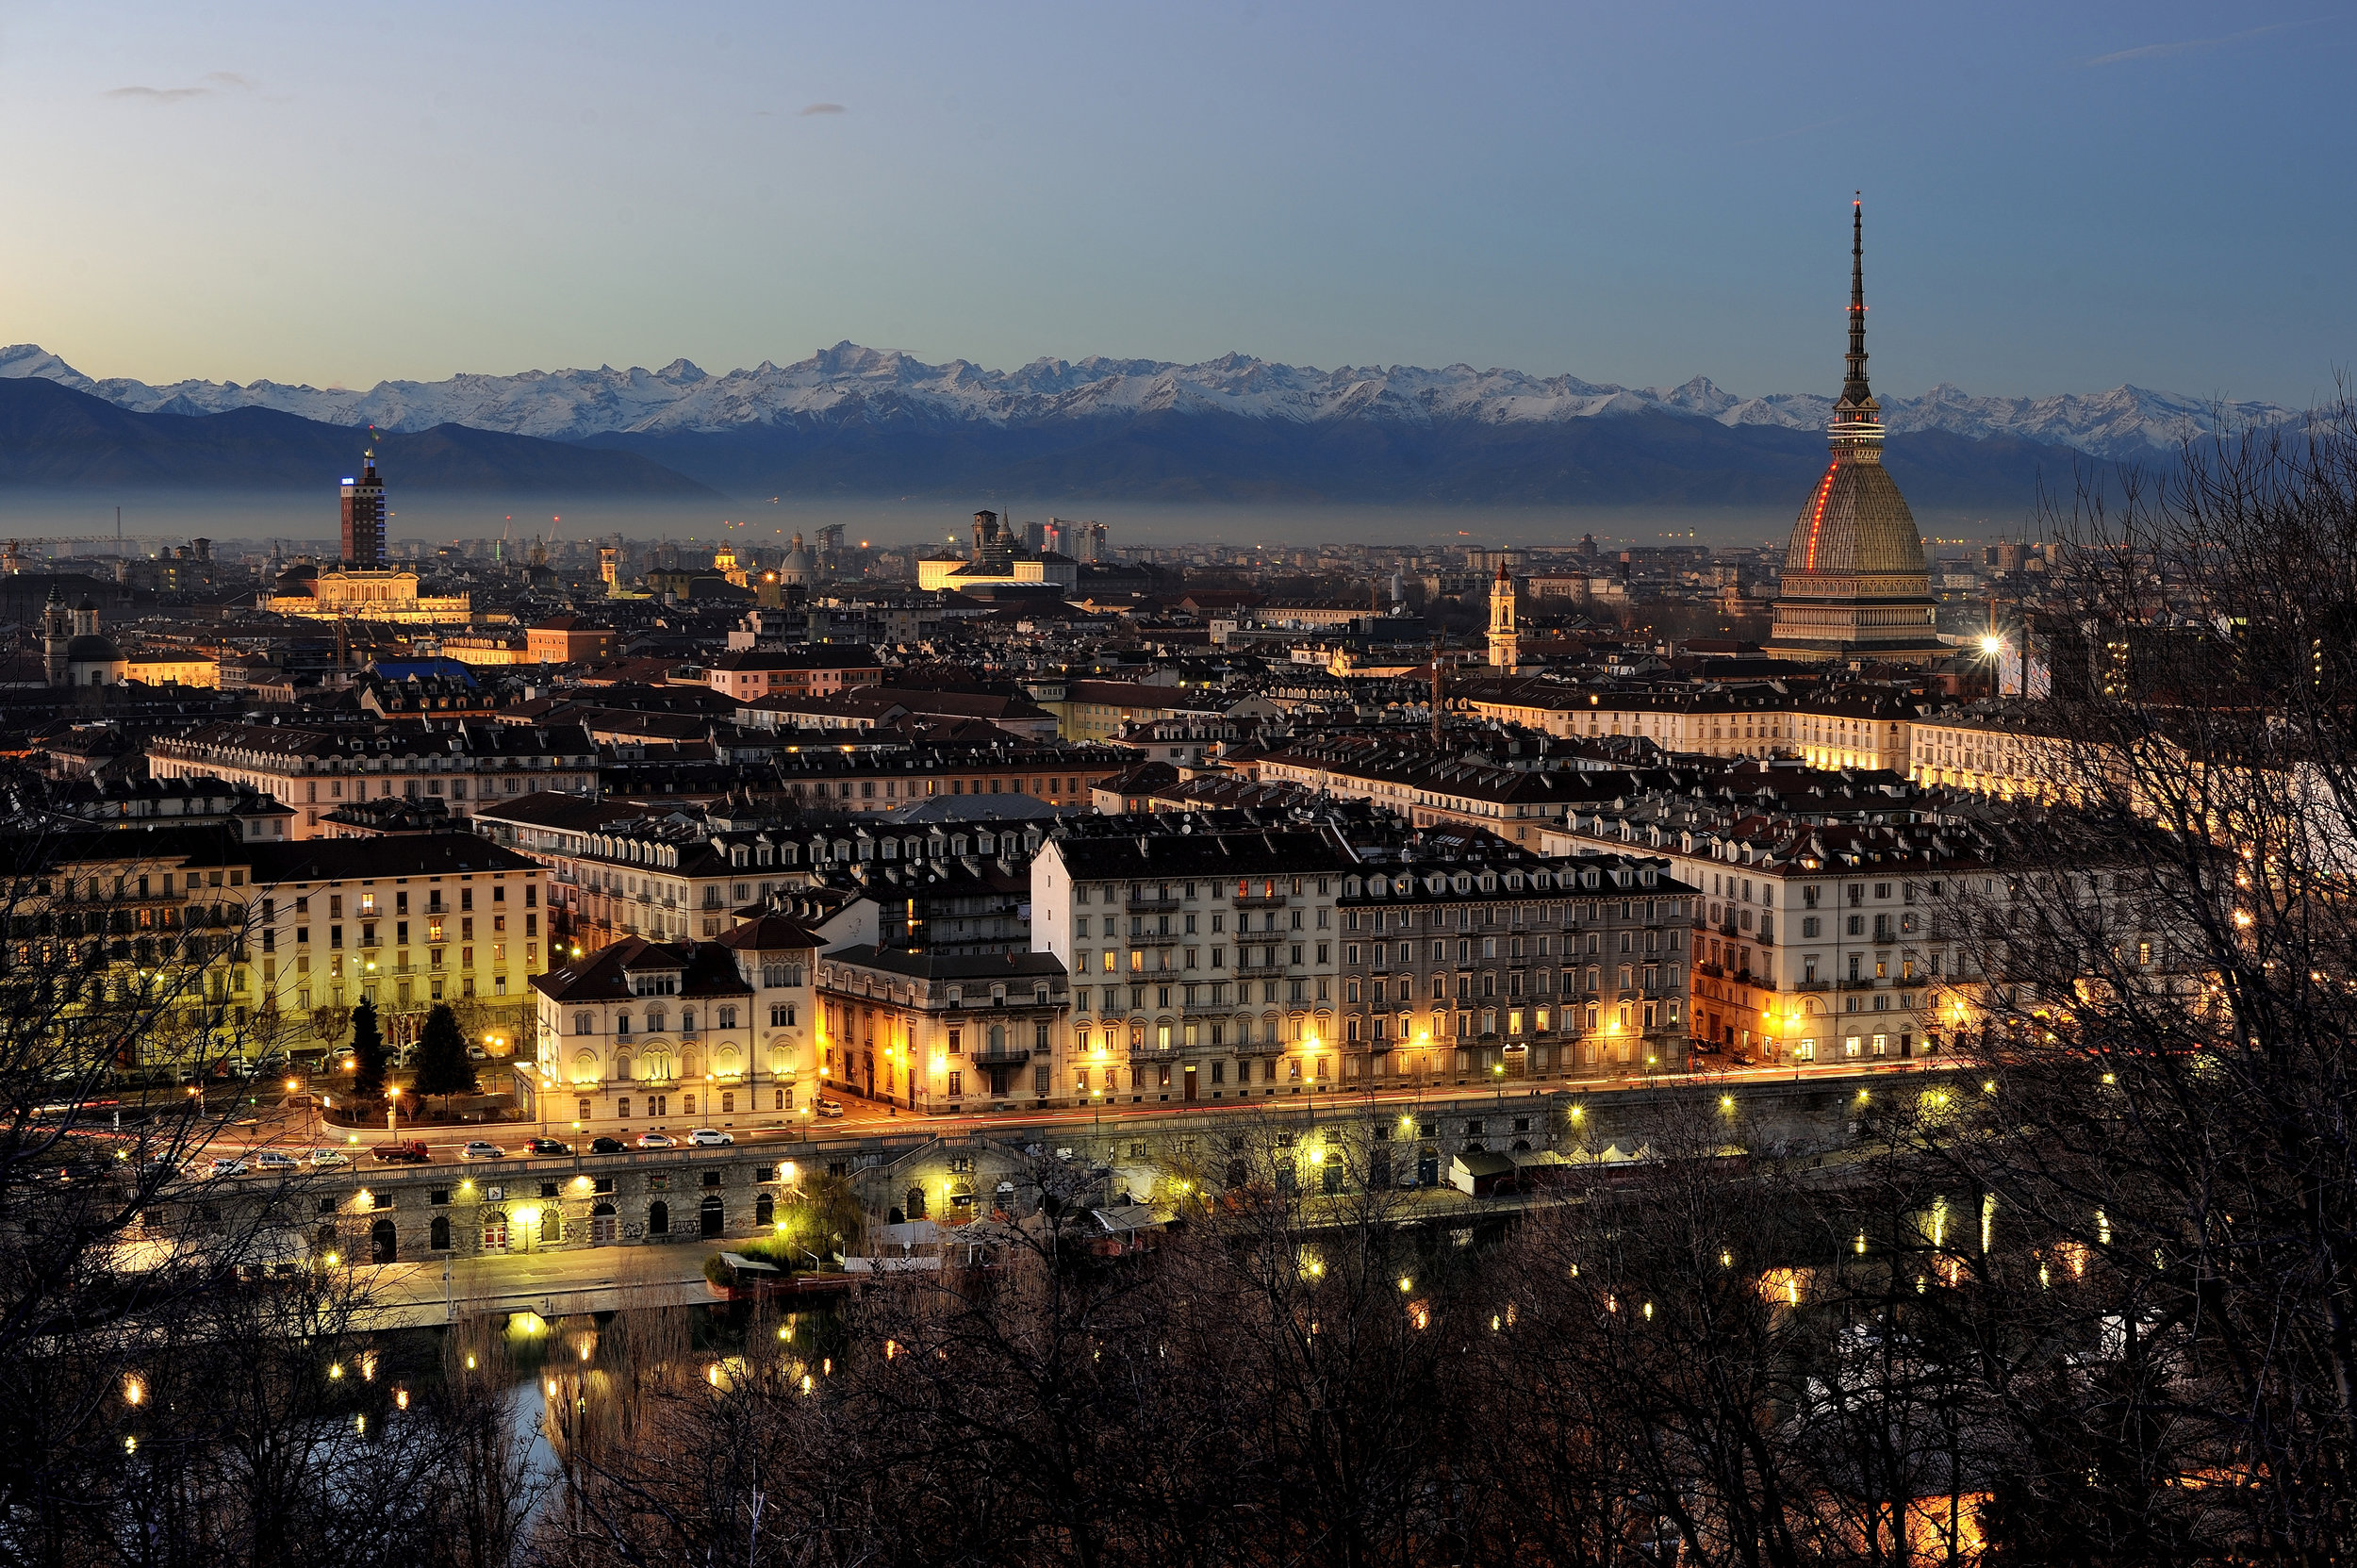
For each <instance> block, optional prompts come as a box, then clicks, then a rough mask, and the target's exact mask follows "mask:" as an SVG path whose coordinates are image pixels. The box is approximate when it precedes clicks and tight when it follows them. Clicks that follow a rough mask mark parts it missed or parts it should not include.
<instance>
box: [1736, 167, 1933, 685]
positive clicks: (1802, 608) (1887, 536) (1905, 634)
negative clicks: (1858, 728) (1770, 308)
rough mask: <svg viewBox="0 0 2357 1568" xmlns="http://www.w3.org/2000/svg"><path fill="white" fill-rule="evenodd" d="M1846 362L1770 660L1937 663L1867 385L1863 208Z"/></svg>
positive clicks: (1918, 561)
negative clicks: (1827, 456) (1829, 455)
mask: <svg viewBox="0 0 2357 1568" xmlns="http://www.w3.org/2000/svg"><path fill="white" fill-rule="evenodd" d="M1848 360H1849V374H1848V376H1847V377H1846V378H1845V379H1844V380H1843V382H1842V385H1841V398H1840V401H1838V403H1836V404H1834V409H1833V421H1832V425H1831V429H1830V435H1831V437H1832V441H1831V444H1832V448H1833V460H1832V462H1831V463H1830V464H1828V465H1827V466H1826V469H1825V472H1824V476H1823V477H1822V478H1821V479H1819V480H1818V481H1817V487H1816V488H1815V489H1813V490H1811V491H1810V492H1809V497H1808V500H1807V501H1806V502H1805V503H1803V504H1802V506H1801V515H1800V517H1799V518H1798V519H1797V520H1795V521H1794V522H1793V524H1792V539H1791V543H1790V544H1789V545H1788V547H1787V548H1786V550H1785V558H1784V583H1783V586H1782V587H1781V588H1780V589H1779V590H1778V593H1777V597H1776V625H1775V632H1774V635H1772V637H1771V638H1770V639H1769V643H1768V652H1770V653H1771V654H1772V655H1774V656H1776V657H1778V658H1785V659H1845V658H1860V657H1862V658H1876V659H1899V660H1915V661H1920V660H1923V659H1929V658H1937V657H1938V656H1939V655H1941V654H1943V653H1945V652H1948V649H1947V648H1946V647H1945V646H1944V645H1943V644H1942V643H1941V642H1940V641H1939V639H1938V637H1937V636H1936V635H1933V630H1932V624H1933V614H1932V595H1931V578H1930V574H1929V572H1928V571H1927V569H1925V566H1924V562H1923V540H1922V536H1921V535H1920V533H1918V532H1917V530H1916V526H1915V514H1914V513H1913V512H1911V511H1909V510H1908V509H1907V502H1906V497H1904V496H1903V495H1901V494H1900V493H1899V487H1898V485H1897V484H1896V483H1895V482H1893V480H1892V479H1891V477H1890V470H1887V469H1886V468H1884V467H1883V452H1882V447H1883V426H1882V408H1881V405H1880V404H1877V403H1875V401H1874V394H1873V393H1872V391H1871V390H1870V389H1869V388H1868V387H1867V384H1866V226H1865V213H1864V209H1863V207H1862V206H1857V207H1853V208H1852V217H1851V230H1850V352H1849V355H1848Z"/></svg>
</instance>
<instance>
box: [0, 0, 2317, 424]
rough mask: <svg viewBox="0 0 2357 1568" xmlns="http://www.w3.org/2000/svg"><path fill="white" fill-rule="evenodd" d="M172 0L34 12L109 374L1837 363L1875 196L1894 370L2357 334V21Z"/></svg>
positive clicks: (23, 93) (2032, 388) (48, 274)
mask: <svg viewBox="0 0 2357 1568" xmlns="http://www.w3.org/2000/svg"><path fill="white" fill-rule="evenodd" d="M134 14H136V13H116V16H115V23H116V25H111V26H108V25H106V13H103V12H102V13H97V15H98V17H99V20H98V21H93V20H92V19H91V17H92V13H89V12H79V11H77V12H67V11H62V10H53V11H34V12H28V13H25V14H24V15H22V16H20V17H18V18H17V19H16V20H15V21H14V23H13V24H12V25H11V27H10V28H9V31H8V35H7V37H6V40H5V42H0V80H5V81H7V82H8V85H9V91H8V94H7V95H6V96H7V105H6V107H0V125H6V126H7V127H8V130H9V131H10V132H11V134H12V135H13V136H14V137H15V139H16V140H17V141H18V142H19V144H20V145H23V146H25V147H28V148H31V149H34V150H35V152H36V155H37V156H35V157H32V158H30V159H28V160H27V162H26V163H25V166H24V167H23V168H21V169H20V171H19V172H18V175H17V178H16V181H15V185H16V203H17V206H18V208H19V211H20V214H21V215H22V221H21V222H20V223H18V224H16V225H14V226H13V228H12V232H11V235H10V236H9V237H8V239H0V301H5V303H0V338H5V339H7V340H9V341H31V342H39V343H41V345H42V346H43V347H45V348H48V349H49V350H51V351H52V352H55V353H57V354H58V355H62V356H64V357H65V358H67V359H69V360H71V361H72V362H74V364H75V365H76V366H77V367H79V368H80V369H82V370H84V371H87V372H89V373H91V374H92V375H98V376H111V375H123V376H133V377H138V378H140V379H143V380H149V381H156V382H162V381H170V380H175V379H180V378H184V377H206V378H227V379H237V380H247V381H250V380H253V379H257V378H264V377H267V378H269V379H273V380H280V381H290V382H295V381H300V382H309V383H312V384H314V385H320V386H328V385H334V384H343V385H350V386H354V387H364V386H368V385H371V384H372V383H373V382H375V381H377V380H379V379H387V378H404V377H405V378H417V379H428V380H431V379H438V378H440V377H443V376H447V375H449V374H452V373H453V372H457V371H469V372H482V373H512V372H515V371H524V370H531V369H540V370H555V369H563V368H570V367H575V366H590V365H596V364H600V363H611V364H616V365H627V364H644V365H650V366H652V365H660V364H663V363H666V362H668V361H669V360H670V359H672V358H674V357H682V356H684V357H686V358H689V359H692V360H695V361H697V362H699V363H702V364H705V365H707V366H709V367H711V368H714V369H728V368H734V367H737V366H743V365H752V364H756V363H758V362H759V361H761V360H762V359H764V358H771V359H776V360H779V361H781V362H784V361H787V360H790V359H794V358H799V357H801V356H803V355H807V354H808V353H810V352H811V350H812V349H814V348H816V347H817V346H819V345H821V344H825V343H832V342H835V341H838V340H842V339H846V338H848V339H851V340H855V341H859V342H864V343H868V344H871V345H873V346H876V347H879V348H882V349H899V350H904V351H906V352H908V353H910V354H912V355H916V356H918V357H920V358H924V359H926V360H929V361H940V360H946V359H951V358H955V357H959V356H964V357H967V358H971V359H974V360H976V361H977V362H979V363H982V364H986V365H992V366H1014V365H1017V364H1021V363H1024V362H1027V361H1029V360H1030V359H1033V358H1035V357H1039V356H1043V355H1053V356H1061V357H1066V358H1079V357H1082V356H1086V355H1119V356H1129V355H1135V356H1139V357H1153V358H1163V359H1171V360H1177V361H1180V362H1191V361H1199V360H1203V359H1209V358H1211V357H1215V356H1216V355H1220V354H1223V353H1226V352H1230V351H1234V352H1241V353H1245V354H1251V355H1260V356H1262V357H1266V358H1270V359H1275V360H1283V361H1288V362H1292V363H1302V364H1311V365H1318V366H1322V367H1332V366H1336V365H1343V364H1356V365H1363V364H1383V365H1395V364H1422V365H1446V364H1450V363H1454V362H1458V361H1462V362H1465V363H1469V364H1474V365H1476V366H1483V367H1487V366H1491V365H1496V366H1502V367H1508V368H1513V369H1519V370H1524V371H1530V372H1533V373H1538V374H1557V373H1564V372H1569V373H1572V374H1575V375H1578V376H1581V377H1583V378H1586V379H1590V380H1595V381H1610V382H1617V383H1621V384H1624V385H1631V386H1668V385H1674V384H1675V383H1677V382H1679V381H1682V380H1684V379H1685V378H1686V377H1688V376H1689V375H1692V374H1697V373H1700V374H1706V375H1708V376H1710V377H1712V378H1713V379H1714V380H1716V381H1718V382H1719V383H1720V384H1721V385H1722V386H1725V387H1728V388H1732V389H1734V390H1737V391H1739V392H1740V393H1744V394H1762V393H1769V392H1782V391H1793V390H1804V389H1813V388H1821V387H1822V386H1823V385H1825V383H1826V382H1827V380H1828V379H1829V376H1830V374H1831V370H1832V367H1831V365H1830V361H1829V359H1828V357H1827V355H1826V354H1825V351H1824V346H1823V345H1824V338H1823V327H1824V324H1825V322H1827V321H1829V320H1831V319H1832V318H1833V316H1834V315H1835V314H1836V313H1838V309H1839V305H1840V302H1839V297H1838V292H1837V291H1835V290H1834V289H1828V288H1827V287H1826V285H1825V281H1824V280H1825V279H1826V278H1827V277H1828V276H1832V275H1836V272H1835V269H1837V268H1838V264H1839V259H1840V256H1839V252H1840V248H1841V247H1840V237H1839V236H1838V231H1837V226H1836V224H1835V223H1833V222H1831V221H1829V220H1831V219H1832V217H1833V215H1834V214H1836V213H1837V212H1838V209H1839V206H1842V205H1845V204H1846V203H1847V201H1848V199H1849V197H1850V194H1851V191H1852V190H1853V189H1854V188H1857V189H1863V190H1865V191H1866V193H1867V197H1868V201H1869V204H1870V205H1871V206H1874V207H1875V210H1876V213H1877V218H1878V221H1877V236H1878V238H1877V246H1878V256H1880V257H1881V258H1882V264H1881V269H1880V272H1879V277H1880V279H1881V282H1880V283H1879V285H1878V287H1877V289H1876V298H1875V305H1876V308H1877V311H1878V312H1879V313H1878V314H1877V316H1876V318H1875V325H1876V327H1877V332H1878V342H1879V343H1880V344H1881V345H1882V347H1881V349H1880V351H1879V352H1880V355H1881V357H1880V358H1879V359H1878V379H1879V381H1880V382H1881V384H1882V385H1884V386H1886V387H1887V388H1889V389H1890V391H1891V392H1892V393H1894V394H1897V395H1909V394H1913V393H1917V392H1920V390H1922V389H1923V388H1928V387H1931V386H1933V385H1935V384H1938V383H1943V382H1944V383H1952V384H1954V385H1956V386H1960V387H1962V388H1966V389H1967V390H1970V391H1973V392H1982V393H1998V394H2010V395H2041V394H2048V393H2059V392H2067V391H2088V390H2093V389H2097V388H2108V387H2112V386H2116V385H2118V384H2121V383H2128V384H2132V385H2136V386H2143V387H2154V388H2167V389H2171V390H2175V391H2179V392H2183V393H2188V394H2192V395H2198V396H2204V397H2207V396H2218V397H2225V398H2264V399H2267V400H2271V401H2275V402H2280V403H2283V404H2288V405H2292V406H2303V405H2306V404H2311V403H2313V402H2315V401H2316V399H2318V398H2319V397H2321V396H2324V395H2327V394H2329V392H2330V391H2331V389H2332V377H2333V375H2334V373H2335V371H2337V370H2338V369H2340V368H2341V366H2342V364H2343V363H2344V362H2345V359H2346V355H2345V354H2344V353H2342V352H2340V351H2339V345H2341V344H2345V343H2346V342H2348V341H2349V339H2350V331H2349V328H2350V326H2351V324H2352V322H2351V318H2350V307H2349V305H2347V304H2346V303H2345V302H2341V301H2338V300H2336V299H2335V298H2334V297H2333V296H2332V293H2331V292H2330V291H2329V289H2327V287H2326V284H2327V282H2328V280H2329V278H2330V277H2331V276H2332V272H2333V268H2334V265H2335V258H2336V257H2337V256H2339V255H2341V254H2345V252H2346V250H2347V248H2348V242H2349V239H2350V238H2351V235H2350V233H2349V230H2350V219H2349V216H2348V214H2349V211H2350V210H2351V207H2350V204H2349V202H2348V201H2347V200H2346V199H2345V197H2346V195H2347V194H2348V191H2347V189H2346V187H2347V183H2348V180H2349V175H2348V174H2347V173H2346V171H2345V169H2343V168H2341V167H2340V166H2339V165H2338V164H2337V163H2336V162H2335V161H2334V160H2333V159H2332V157H2331V155H2330V153H2329V150H2328V149H2327V148H2326V147H2325V146H2324V145H2323V144H2322V143H2321V142H2320V141H2319V140H2317V139H2315V138H2313V137H2312V136H2309V135H2308V134H2307V133H2306V128H2305V124H2304V113H2303V109H2302V107H2301V106H2302V105H2304V104H2305V103H2307V102H2311V101H2314V100H2315V97H2316V93H2317V92H2319V91H2330V88H2329V83H2330V82H2331V81H2332V80H2337V79H2339V78H2340V77H2342V76H2345V75H2346V74H2347V67H2348V63H2349V60H2348V56H2349V50H2350V47H2351V37H2350V33H2349V28H2348V26H2347V25H2346V19H2345V18H2343V17H2340V16H2335V15H2327V16H2323V17H2317V16H2315V15H2313V14H2303V13H2299V12H2295V11H2291V10H2288V9H2282V10H2279V9H2277V8H2258V9H2250V8H2245V9H2240V10H2236V11H2233V12H2232V13H2228V12H2224V11H2221V10H2219V9H2217V8H2205V7H2195V6H2179V7H2167V8H2136V9H2134V10H2131V9H2128V8H2081V9H2077V10H2074V11H2073V12H2072V13H2070V14H2069V15H2067V16H2064V17H2060V18H2055V17H2051V16H2039V17H2037V18H2036V20H2035V22H2034V21H2033V20H2032V18H2031V16H2030V14H2029V13H2027V12H2019V13H2011V14H2008V13H2003V12H1999V13H1994V14H1990V13H1978V14H1975V15H1974V16H1972V17H1970V18H1965V17H1941V18H1933V17H1921V16H1908V15H1882V16H1867V17H1859V18H1845V19H1844V21H1843V35H1842V38H1841V40H1840V47H1838V48H1836V49H1827V48H1824V47H1822V42H1823V39H1822V26H1823V24H1822V20H1821V19H1820V18H1817V17H1813V16H1810V15H1808V14H1806V13H1801V12H1780V13H1774V14H1767V15H1754V14H1752V13H1748V12H1746V13H1742V14H1737V13H1734V12H1732V11H1725V10H1723V9H1722V8H1708V7H1703V8H1694V10H1693V11H1692V12H1691V13H1690V14H1688V15H1685V16H1683V17H1680V16H1658V15H1651V14H1649V15H1645V16H1629V15H1626V14H1623V13H1618V12H1593V11H1579V12H1562V13H1558V12H1551V11H1550V12H1522V11H1517V10H1514V9H1511V8H1508V9H1505V10H1499V11H1494V12H1488V13H1483V14H1482V15H1480V16H1478V17H1475V18H1471V19H1464V18H1451V19H1449V20H1448V21H1447V22H1445V23H1442V22H1440V21H1436V20H1434V19H1430V18H1425V17H1420V16H1415V15H1412V14H1410V13H1407V12H1403V11H1384V12H1376V13H1357V12H1353V13H1347V14H1345V13H1343V12H1339V11H1328V10H1323V9H1319V8H1284V9H1281V10H1274V11H1271V10H1254V9H1245V10H1232V11H1231V10H1220V11H1211V12H1190V13H1188V14H1187V15H1185V16H1183V17H1175V18H1173V17H1162V18H1151V19H1148V18H1142V17H1137V16H1116V15H1113V14H1102V15H1100V14H1094V13H1080V12H1075V13H1058V12H1052V11H1045V10H1041V11H1032V12H1025V13H1022V14H1020V15H1016V16H1014V17H1012V18H1009V17H1004V16H993V17H991V18H988V19H984V18H980V17H974V16H965V15H961V14H958V13H954V12H943V13H938V14H935V15H933V16H931V17H930V18H929V19H927V20H926V21H925V22H923V23H921V24H920V23H912V22H910V21H909V20H907V18H906V13H901V14H899V15H896V16H893V17H876V16H859V17H840V16H820V15H816V14H814V13H801V12H783V13H779V14H776V15H772V14H770V13H766V12H761V11H756V10H753V9H751V8H742V7H733V6H717V7H709V8H700V9H698V10H695V11H693V12H690V13H688V15H687V18H686V20H685V21H684V23H679V22H676V21H675V20H674V19H673V18H672V17H669V16H667V17H666V18H665V19H664V20H663V21H662V22H661V23H657V22H655V21H653V20H651V19H639V18H636V17H635V16H633V15H631V14H629V13H625V12H621V11H618V10H591V11H588V12H585V13H582V15H581V16H580V17H579V18H577V19H569V21H568V25H565V26H562V27H559V26H557V25H554V24H555V21H556V18H555V15H554V13H551V12H538V11H529V10H525V11H515V12H503V13H499V14H495V15H489V16H477V15H473V14H470V13H465V12H460V11H456V10H437V9H435V8H425V9H422V10H416V11H412V12H409V13H406V14H405V15H404V19H403V20H402V21H401V22H400V23H399V24H395V23H393V22H390V21H387V20H386V19H383V18H371V19H368V20H366V21H349V20H338V19H329V18H321V17H314V16H310V15H307V14H303V13H288V14H286V15H283V16H279V15H276V14H275V13H272V12H270V11H268V10H263V9H255V8H246V9H242V10H240V11H239V13H237V14H236V15H233V16H229V17H225V18H211V19H208V20H207V21H206V24H204V25H203V29H202V30H201V31H200V30H198V27H197V25H195V24H193V23H190V22H186V21H183V20H181V19H178V18H175V17H173V16H170V15H165V16H155V17H146V16H141V17H139V19H138V25H136V26H134V25H126V24H127V22H128V21H129V20H130V18H131V17H132V16H133V15H134ZM1346 24H1347V25H1346ZM1338 42H1341V43H1345V44H1346V45H1347V47H1343V48H1337V47H1335V45H1336V44H1337V43H1338ZM1509 44H1510V47H1509V46H1508V45H1509ZM1827 109H1838V110H1839V112H1837V113H1835V114H1833V115H1831V116H1829V115H1828V114H1827V112H1825V111H1826V110H1827ZM1861 131H1862V132H1863V134H1860V133H1861ZM2253 149H2264V151H2256V152H2254V151H2253ZM2093 168H2101V169H2102V171H2103V177H2102V179H2101V180H2100V181H2096V180H2090V179H2087V178H2085V177H2082V175H2081V173H2080V172H2081V171H2084V170H2087V169H2093ZM158 235H168V236H170V237H171V239H170V242H169V243H158V242H157V236H158ZM1796 302H1797V305H1796ZM1812 302H1814V303H1817V304H1820V305H1821V309H1813V308H1810V307H1809V306H1810V305H1811V303H1812Z"/></svg>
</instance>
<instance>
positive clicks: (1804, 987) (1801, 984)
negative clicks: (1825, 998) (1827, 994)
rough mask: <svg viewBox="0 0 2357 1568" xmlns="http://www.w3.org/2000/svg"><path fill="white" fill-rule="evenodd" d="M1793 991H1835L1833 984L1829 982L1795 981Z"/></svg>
mask: <svg viewBox="0 0 2357 1568" xmlns="http://www.w3.org/2000/svg"><path fill="white" fill-rule="evenodd" d="M1792 989H1794V990H1795V991H1830V990H1832V989H1833V982H1832V981H1829V980H1803V981H1795V982H1793V984H1792Z"/></svg>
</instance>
